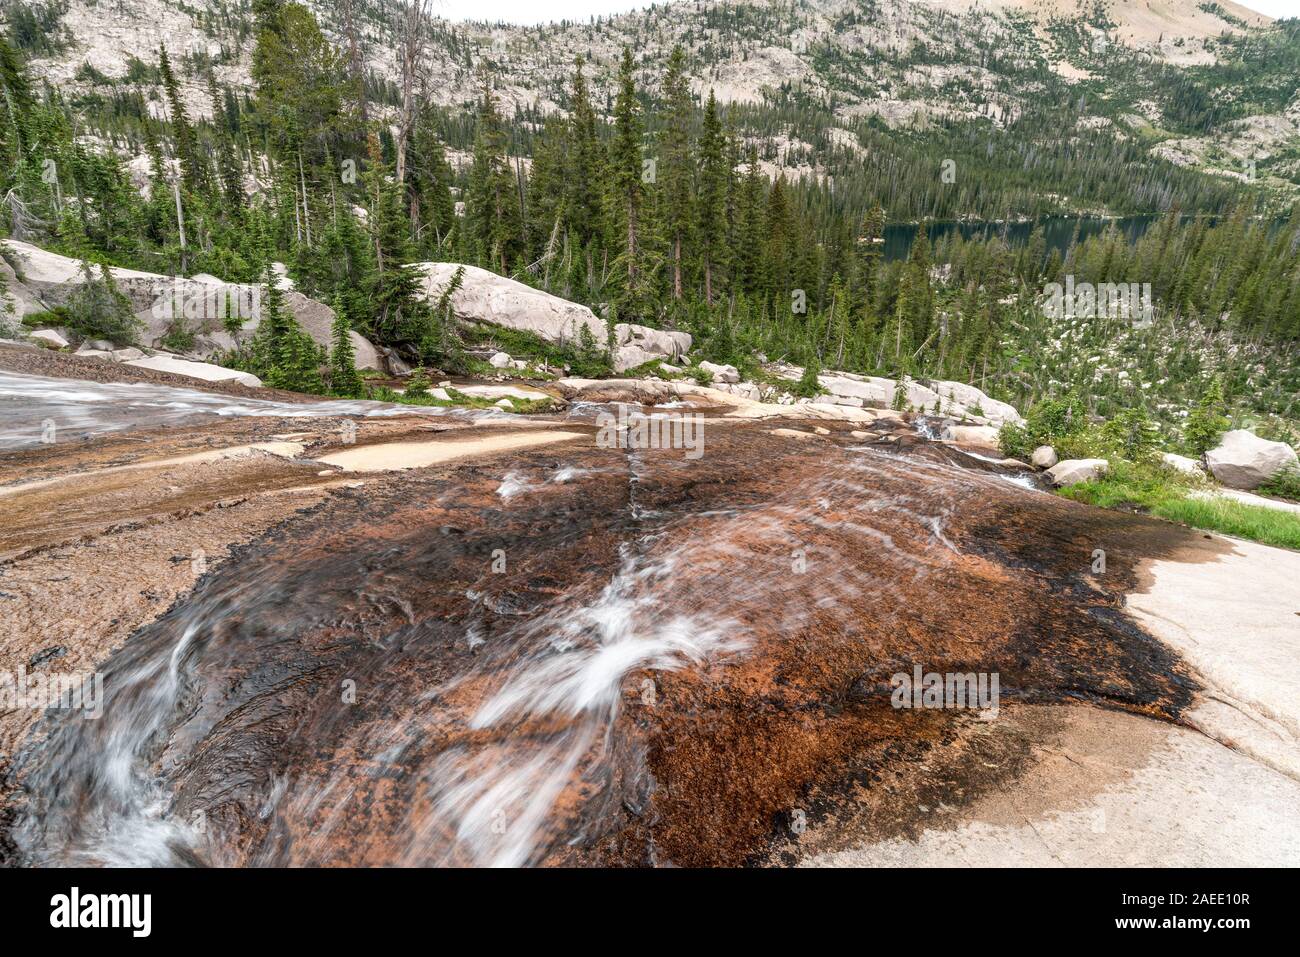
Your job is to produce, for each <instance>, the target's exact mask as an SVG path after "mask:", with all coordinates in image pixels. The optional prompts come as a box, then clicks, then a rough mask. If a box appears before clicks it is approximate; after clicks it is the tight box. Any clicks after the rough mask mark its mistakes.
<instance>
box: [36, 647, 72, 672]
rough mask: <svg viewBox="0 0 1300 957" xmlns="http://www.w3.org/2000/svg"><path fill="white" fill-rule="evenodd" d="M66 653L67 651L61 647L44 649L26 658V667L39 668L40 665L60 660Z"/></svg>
mask: <svg viewBox="0 0 1300 957" xmlns="http://www.w3.org/2000/svg"><path fill="white" fill-rule="evenodd" d="M67 653H68V649H67V648H64V647H63V646H62V645H51V646H50V647H49V648H44V649H42V650H41V651H38V652H36V654H34V655H32V656H31V657H30V658H28V659H27V667H28V668H32V669H36V668H40V667H41V666H42V665H46V664H49V663H50V662H51V661H54V660H56V659H58V658H62V657H63V656H64V655H66V654H67Z"/></svg>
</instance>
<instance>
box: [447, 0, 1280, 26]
mask: <svg viewBox="0 0 1300 957" xmlns="http://www.w3.org/2000/svg"><path fill="white" fill-rule="evenodd" d="M1236 2H1237V3H1239V4H1241V5H1242V6H1243V7H1249V8H1250V9H1252V10H1258V11H1259V12H1260V13H1266V14H1268V15H1269V16H1270V17H1300V0H1236ZM649 5H650V0H436V2H435V4H434V6H435V8H436V10H437V13H438V15H439V16H442V17H446V18H447V19H449V20H487V21H489V22H495V21H497V20H504V21H505V22H507V23H545V22H547V21H550V20H564V19H569V20H580V21H586V20H587V19H589V18H590V17H594V16H598V15H603V14H610V13H623V12H625V11H627V10H635V9H637V8H639V7H648V6H649Z"/></svg>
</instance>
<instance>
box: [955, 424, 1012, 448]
mask: <svg viewBox="0 0 1300 957" xmlns="http://www.w3.org/2000/svg"><path fill="white" fill-rule="evenodd" d="M941 438H942V439H943V440H944V441H945V442H957V443H960V444H961V445H980V446H984V447H985V448H990V449H996V448H997V447H998V430H997V429H995V428H993V426H991V425H946V426H944V429H943V434H942V436H941Z"/></svg>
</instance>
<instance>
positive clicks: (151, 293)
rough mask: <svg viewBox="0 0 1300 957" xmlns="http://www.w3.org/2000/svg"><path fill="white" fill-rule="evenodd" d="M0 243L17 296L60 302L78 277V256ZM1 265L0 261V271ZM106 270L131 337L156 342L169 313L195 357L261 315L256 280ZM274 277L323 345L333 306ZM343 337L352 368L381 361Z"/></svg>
mask: <svg viewBox="0 0 1300 957" xmlns="http://www.w3.org/2000/svg"><path fill="white" fill-rule="evenodd" d="M0 245H3V246H4V247H5V250H4V251H5V252H6V253H7V254H8V255H10V256H12V257H13V258H14V259H15V260H16V261H17V263H18V265H19V268H20V270H21V272H22V283H21V284H18V285H17V288H18V289H19V292H20V296H21V295H25V296H27V297H28V298H29V299H32V300H33V301H34V302H35V303H36V304H37V305H39V308H40V309H46V308H49V307H50V306H57V305H62V304H64V303H65V302H67V300H68V297H70V296H71V295H72V294H73V292H75V291H76V290H77V289H78V288H79V287H81V286H82V285H83V284H84V283H85V272H84V270H83V269H82V264H81V261H80V260H78V259H73V258H71V257H69V256H61V255H59V254H58V253H52V252H50V251H48V250H45V249H41V248H40V247H39V246H33V245H32V244H31V243H23V242H18V241H17V240H12V239H6V240H3V241H2V242H0ZM0 262H3V260H0ZM3 268H7V267H0V270H2V269H3ZM281 268H283V267H281ZM11 272H12V270H11ZM109 274H110V275H111V276H112V277H113V282H114V284H115V285H116V286H117V288H118V291H119V292H120V293H122V295H123V296H125V297H126V299H127V301H128V302H129V303H130V304H131V309H132V310H133V311H134V312H135V315H136V318H137V319H139V320H140V322H141V327H140V333H139V339H140V342H141V344H143V345H146V346H151V345H158V344H159V343H160V340H161V339H162V338H163V337H164V336H165V335H166V334H167V331H168V329H169V328H170V327H171V325H172V323H173V322H174V321H175V320H176V319H177V318H179V319H180V320H181V321H183V322H184V324H185V326H186V328H187V329H188V330H189V331H191V332H193V333H195V335H196V336H197V337H198V344H197V346H196V348H195V350H194V353H193V354H194V355H195V356H206V355H208V354H210V353H211V352H214V351H216V350H218V349H227V348H230V347H231V346H232V345H234V344H235V343H236V342H242V341H246V340H247V338H248V337H250V336H251V335H252V334H253V333H254V332H255V331H256V330H257V326H258V323H259V321H260V317H261V309H260V304H261V287H260V286H258V285H257V284H254V283H228V282H222V281H221V280H220V279H217V278H216V277H215V276H211V275H209V274H207V273H199V274H198V275H195V276H191V277H188V278H186V277H183V276H182V277H177V276H164V275H161V274H159V273H152V272H142V271H141V270H138V269H123V268H121V267H118V266H113V267H110V268H109ZM279 275H280V274H279V273H277V276H279ZM6 278H7V274H6ZM281 278H282V279H283V280H284V282H279V283H278V284H279V285H281V286H282V287H283V288H285V290H286V291H285V296H284V304H285V308H286V309H287V310H288V311H289V312H290V313H291V314H292V315H293V317H294V319H295V320H296V321H297V322H298V325H299V326H301V327H302V329H303V331H304V332H306V333H307V334H308V335H309V336H311V338H312V341H314V342H315V343H316V344H317V345H319V346H323V347H325V348H326V349H328V348H329V347H330V344H331V342H332V340H333V334H334V310H333V309H331V308H330V307H329V306H327V305H325V303H323V302H318V301H316V300H315V299H311V298H309V297H308V296H304V295H303V294H302V293H300V292H295V291H293V289H292V284H289V285H287V286H286V285H285V282H287V281H288V280H287V277H281ZM24 309H25V311H24V313H23V314H24V315H26V314H30V312H31V311H35V310H34V309H33V308H28V307H26V306H25V307H24ZM232 315H233V316H235V317H238V318H239V319H240V330H239V332H238V333H237V334H236V335H235V336H234V337H231V336H230V335H229V333H227V332H226V329H225V325H226V317H227V316H232ZM349 337H350V338H351V340H352V348H353V350H354V351H355V353H356V364H357V368H358V369H374V370H378V371H382V370H383V363H382V362H381V360H380V358H379V353H378V352H377V351H376V349H375V347H374V346H373V345H372V344H371V343H370V341H369V340H367V339H366V338H365V337H363V336H361V335H359V334H358V333H356V332H352V333H349Z"/></svg>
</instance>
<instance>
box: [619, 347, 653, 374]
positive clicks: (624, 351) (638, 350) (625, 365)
mask: <svg viewBox="0 0 1300 957" xmlns="http://www.w3.org/2000/svg"><path fill="white" fill-rule="evenodd" d="M662 358H663V356H661V355H659V354H658V353H656V352H649V351H647V350H646V349H643V348H642V347H641V346H639V345H637V344H636V343H629V344H628V345H625V346H619V347H618V348H617V349H616V350H615V351H614V371H615V372H626V371H627V370H628V369H635V368H636V367H637V366H639V365H644V364H645V363H647V362H653V361H654V360H655V359H662Z"/></svg>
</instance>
